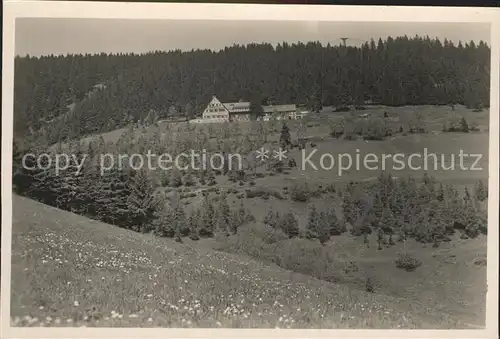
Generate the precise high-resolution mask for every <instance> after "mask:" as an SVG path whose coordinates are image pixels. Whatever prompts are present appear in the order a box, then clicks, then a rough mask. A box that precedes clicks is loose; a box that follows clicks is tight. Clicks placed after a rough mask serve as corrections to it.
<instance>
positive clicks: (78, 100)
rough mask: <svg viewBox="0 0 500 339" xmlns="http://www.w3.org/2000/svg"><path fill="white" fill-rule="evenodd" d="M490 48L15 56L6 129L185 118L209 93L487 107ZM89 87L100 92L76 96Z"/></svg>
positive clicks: (50, 130) (258, 48)
mask: <svg viewBox="0 0 500 339" xmlns="http://www.w3.org/2000/svg"><path fill="white" fill-rule="evenodd" d="M489 55H490V48H489V47H488V45H487V44H485V43H484V42H482V41H481V42H479V43H478V44H475V43H474V42H473V41H471V42H467V43H465V44H462V43H459V44H458V45H454V44H453V43H452V42H450V41H448V40H446V39H445V40H444V41H439V40H437V39H430V38H429V37H418V36H416V37H412V38H408V37H407V36H402V37H394V38H393V37H387V38H386V39H385V40H382V39H378V41H375V40H372V41H370V42H366V43H364V44H363V45H362V46H360V47H350V46H348V47H345V46H333V45H330V44H327V45H322V44H321V43H319V42H308V43H301V42H299V43H294V44H289V43H286V42H285V43H282V44H278V45H277V46H276V47H274V46H272V45H270V44H266V43H263V44H248V45H243V46H240V45H235V46H231V47H226V48H224V49H223V50H220V51H212V50H193V51H189V52H181V51H179V50H177V51H168V52H160V51H157V52H152V53H147V54H141V55H136V54H118V55H113V54H109V55H108V54H99V55H90V54H88V55H67V56H46V57H40V58H36V57H29V56H27V57H17V58H16V59H15V74H16V76H15V88H16V90H15V93H14V101H15V104H14V111H15V114H14V118H15V123H14V132H15V135H16V136H19V137H23V136H26V135H27V134H28V133H27V131H28V130H29V129H33V131H39V130H40V129H41V133H40V134H41V135H42V136H43V138H46V139H47V140H48V141H49V142H51V143H53V142H57V141H60V140H64V139H68V138H69V139H73V138H81V137H82V136H86V135H90V134H95V133H102V132H108V131H112V130H114V129H117V128H120V127H124V126H126V125H127V124H128V123H129V122H130V121H139V120H143V119H146V117H147V116H148V115H149V114H150V113H151V112H153V113H154V114H153V115H155V116H156V117H157V118H159V119H163V118H166V117H172V116H183V117H185V116H188V117H193V116H196V115H200V114H201V112H202V111H203V109H204V108H205V106H206V104H207V103H208V101H209V100H210V97H211V96H212V95H213V94H217V95H218V96H220V97H221V98H222V99H224V100H227V101H237V100H239V99H245V100H248V101H251V102H252V103H253V104H256V106H259V105H261V104H267V103H279V104H287V103H294V104H304V105H307V106H308V107H310V108H314V107H321V106H332V105H333V106H342V105H350V104H354V105H358V106H359V105H363V104H364V103H365V102H372V103H377V104H383V105H389V106H402V105H422V104H440V105H448V104H464V105H466V106H467V107H472V108H476V107H477V108H480V107H487V106H489V74H490V65H489V63H490V57H489ZM434 60H440V62H434ZM387 65H389V67H387ZM417 75H418V76H417ZM403 84H404V86H403ZM96 85H98V86H105V87H106V90H103V91H98V92H96V95H95V96H94V97H93V98H92V100H82V99H84V98H85V96H86V95H87V93H88V92H89V91H91V90H92V88H93V87H95V86H96ZM71 104H74V107H73V109H72V110H71V112H68V105H71ZM254 113H255V112H254ZM61 117H63V118H61ZM46 121H57V122H54V123H49V124H47V123H45V122H46Z"/></svg>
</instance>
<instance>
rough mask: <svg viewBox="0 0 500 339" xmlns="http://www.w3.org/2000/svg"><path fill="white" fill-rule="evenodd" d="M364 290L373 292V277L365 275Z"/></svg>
mask: <svg viewBox="0 0 500 339" xmlns="http://www.w3.org/2000/svg"><path fill="white" fill-rule="evenodd" d="M365 291H366V292H369V293H373V292H375V284H374V283H373V279H372V278H371V277H366V280H365Z"/></svg>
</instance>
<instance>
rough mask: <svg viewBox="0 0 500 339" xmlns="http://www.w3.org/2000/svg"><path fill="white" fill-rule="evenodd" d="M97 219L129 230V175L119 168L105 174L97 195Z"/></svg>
mask: <svg viewBox="0 0 500 339" xmlns="http://www.w3.org/2000/svg"><path fill="white" fill-rule="evenodd" d="M93 196H94V197H95V205H96V207H97V208H96V217H97V218H98V219H99V220H101V221H104V222H107V223H110V224H113V225H118V226H120V227H125V228H129V227H130V226H131V224H130V211H129V204H128V197H129V196H130V188H129V186H128V174H127V173H126V172H125V171H123V170H120V169H119V168H117V167H113V168H112V169H111V170H109V171H106V172H104V175H103V176H101V180H100V183H99V187H97V188H96V192H95V194H93Z"/></svg>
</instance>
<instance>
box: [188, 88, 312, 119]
mask: <svg viewBox="0 0 500 339" xmlns="http://www.w3.org/2000/svg"><path fill="white" fill-rule="evenodd" d="M262 109H263V111H264V115H263V116H262V117H261V119H262V120H265V121H268V120H292V119H300V118H302V117H303V115H304V114H305V113H304V112H302V111H300V110H298V109H297V106H296V105H295V104H289V105H269V106H262ZM250 114H251V112H250V102H248V101H239V102H225V103H223V102H221V101H220V100H219V99H218V98H217V97H216V96H215V95H214V96H213V97H212V100H211V101H210V102H209V103H208V105H207V107H206V108H205V110H204V111H203V114H202V117H201V118H198V119H194V120H191V122H197V123H214V122H215V123H216V122H219V123H221V122H225V121H250Z"/></svg>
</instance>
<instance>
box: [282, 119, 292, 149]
mask: <svg viewBox="0 0 500 339" xmlns="http://www.w3.org/2000/svg"><path fill="white" fill-rule="evenodd" d="M291 144H292V141H291V137H290V129H289V128H288V126H287V124H286V123H283V126H282V127H281V133H280V145H281V147H282V148H284V149H287V148H288V147H289V146H290V145H291Z"/></svg>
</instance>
